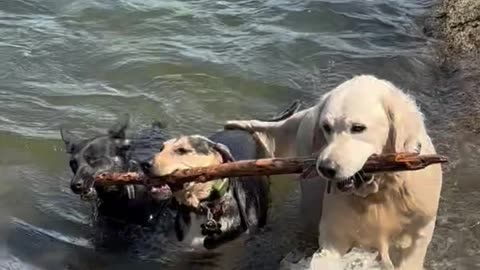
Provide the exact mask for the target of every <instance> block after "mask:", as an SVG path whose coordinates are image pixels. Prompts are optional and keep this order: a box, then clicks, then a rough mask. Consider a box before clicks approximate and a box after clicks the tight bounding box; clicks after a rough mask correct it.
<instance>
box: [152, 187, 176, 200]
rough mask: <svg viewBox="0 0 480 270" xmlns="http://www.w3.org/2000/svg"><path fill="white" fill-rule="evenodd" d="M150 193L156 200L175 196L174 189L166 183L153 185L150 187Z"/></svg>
mask: <svg viewBox="0 0 480 270" xmlns="http://www.w3.org/2000/svg"><path fill="white" fill-rule="evenodd" d="M150 194H151V196H152V198H153V199H154V200H157V201H164V200H168V199H170V198H171V197H172V196H173V191H172V189H171V188H170V186H169V185H167V184H165V185H162V186H160V187H152V188H151V189H150Z"/></svg>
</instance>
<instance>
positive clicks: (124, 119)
mask: <svg viewBox="0 0 480 270" xmlns="http://www.w3.org/2000/svg"><path fill="white" fill-rule="evenodd" d="M129 121H130V115H129V114H128V113H126V114H123V115H122V116H121V117H120V118H119V119H118V121H117V123H115V124H114V125H113V126H112V127H111V128H110V129H109V130H108V135H109V136H110V138H112V139H125V136H126V133H125V131H126V130H127V128H128V123H129Z"/></svg>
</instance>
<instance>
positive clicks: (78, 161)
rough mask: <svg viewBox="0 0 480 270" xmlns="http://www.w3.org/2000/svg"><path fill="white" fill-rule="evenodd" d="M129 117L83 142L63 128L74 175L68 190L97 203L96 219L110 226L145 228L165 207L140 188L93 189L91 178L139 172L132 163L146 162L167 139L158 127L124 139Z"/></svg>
mask: <svg viewBox="0 0 480 270" xmlns="http://www.w3.org/2000/svg"><path fill="white" fill-rule="evenodd" d="M128 122H129V116H128V115H123V116H122V117H121V118H120V119H119V120H118V121H117V122H116V123H115V124H113V125H112V126H111V127H110V128H109V129H108V132H107V133H106V134H101V135H97V136H93V137H90V138H87V139H82V138H80V137H79V136H77V135H76V134H74V133H72V132H71V131H69V130H67V129H64V128H62V129H61V137H62V140H63V141H64V143H65V147H66V152H67V153H68V154H69V156H70V159H69V167H70V169H71V171H72V173H73V176H72V178H71V180H70V189H71V190H72V192H73V193H75V194H78V195H80V196H82V197H84V198H85V199H91V200H96V201H97V203H95V205H96V208H97V209H96V211H97V213H98V218H103V219H106V220H108V221H110V222H118V223H125V224H139V225H148V224H150V223H152V222H153V220H154V219H155V217H156V215H157V214H159V212H161V210H162V209H163V208H164V207H165V202H163V201H158V200H156V198H154V196H152V194H151V192H150V191H149V190H148V189H147V188H146V187H145V186H143V185H128V186H110V187H100V186H95V185H94V183H93V177H94V176H95V175H96V174H98V173H101V172H114V171H115V172H124V171H128V170H138V169H139V166H138V165H137V163H139V162H140V161H138V162H132V161H135V160H142V159H147V158H148V157H150V156H151V155H152V154H153V153H152V150H151V149H158V147H159V146H158V145H161V144H162V143H163V142H164V141H165V140H166V138H167V135H166V133H165V130H164V129H163V127H162V126H161V125H160V124H159V123H154V124H153V125H152V127H151V128H150V129H147V130H144V131H143V132H140V134H139V135H137V136H136V137H134V138H127V136H126V130H127V128H128Z"/></svg>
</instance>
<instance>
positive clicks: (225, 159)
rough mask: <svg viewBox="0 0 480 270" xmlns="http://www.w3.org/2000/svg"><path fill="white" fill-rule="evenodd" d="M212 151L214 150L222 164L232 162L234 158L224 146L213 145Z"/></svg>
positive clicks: (219, 144)
mask: <svg viewBox="0 0 480 270" xmlns="http://www.w3.org/2000/svg"><path fill="white" fill-rule="evenodd" d="M213 149H215V150H216V151H217V152H218V153H220V155H221V156H222V159H223V162H233V161H235V158H234V157H233V155H232V153H231V152H230V149H228V147H227V146H226V145H224V144H221V143H214V144H213Z"/></svg>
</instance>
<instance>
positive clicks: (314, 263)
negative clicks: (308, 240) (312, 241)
mask: <svg viewBox="0 0 480 270" xmlns="http://www.w3.org/2000/svg"><path fill="white" fill-rule="evenodd" d="M320 241H321V245H320V250H319V251H317V252H315V254H313V256H312V260H311V261H310V268H309V269H312V270H322V269H341V268H342V266H341V265H342V262H341V257H342V255H343V254H345V253H346V252H347V251H348V250H349V249H350V245H348V244H347V242H344V243H342V242H338V241H337V242H328V243H327V242H324V239H322V240H320ZM335 241H336V240H335Z"/></svg>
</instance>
